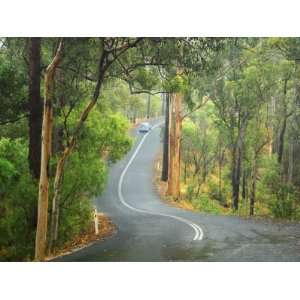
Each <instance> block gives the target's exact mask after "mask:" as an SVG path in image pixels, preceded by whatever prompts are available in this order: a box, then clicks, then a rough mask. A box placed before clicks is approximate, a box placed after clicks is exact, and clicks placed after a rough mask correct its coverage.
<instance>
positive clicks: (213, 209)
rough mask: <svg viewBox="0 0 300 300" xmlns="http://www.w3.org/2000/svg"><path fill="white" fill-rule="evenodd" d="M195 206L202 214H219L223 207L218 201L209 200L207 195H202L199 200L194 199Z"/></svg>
mask: <svg viewBox="0 0 300 300" xmlns="http://www.w3.org/2000/svg"><path fill="white" fill-rule="evenodd" d="M192 203H193V205H194V206H195V207H196V208H197V209H199V210H200V211H202V212H206V213H213V214H219V213H220V212H221V207H220V205H219V204H218V202H217V201H215V200H212V199H210V198H209V196H208V195H207V194H201V195H200V196H199V197H198V198H195V199H193V201H192Z"/></svg>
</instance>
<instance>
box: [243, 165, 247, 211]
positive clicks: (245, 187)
mask: <svg viewBox="0 0 300 300" xmlns="http://www.w3.org/2000/svg"><path fill="white" fill-rule="evenodd" d="M242 198H243V205H244V206H246V203H247V174H246V170H245V169H244V170H243V183H242Z"/></svg>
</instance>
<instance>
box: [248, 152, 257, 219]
mask: <svg viewBox="0 0 300 300" xmlns="http://www.w3.org/2000/svg"><path fill="white" fill-rule="evenodd" d="M256 159H257V158H256V157H255V158H254V162H253V171H252V188H251V194H250V211H249V215H250V216H253V215H254V205H255V194H256V172H257V167H256Z"/></svg>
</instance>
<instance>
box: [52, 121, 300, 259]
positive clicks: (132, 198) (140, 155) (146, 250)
mask: <svg viewBox="0 0 300 300" xmlns="http://www.w3.org/2000/svg"><path fill="white" fill-rule="evenodd" d="M144 135H145V134H139V133H137V137H136V143H135V146H134V147H133V149H132V150H131V151H130V153H128V155H127V156H126V157H125V158H124V159H123V160H122V161H120V162H118V163H117V164H115V165H113V166H112V167H111V169H110V173H109V180H108V185H107V188H106V191H105V192H104V193H103V195H102V196H101V197H99V198H97V199H96V200H95V204H96V206H97V207H98V210H99V211H103V212H104V213H106V214H107V215H108V216H109V217H110V218H111V219H112V221H113V222H114V224H116V226H117V228H118V230H117V233H116V234H115V235H114V236H113V237H112V238H109V239H107V240H105V241H98V242H96V243H94V244H93V245H91V246H89V247H86V248H84V249H81V250H79V251H77V252H74V253H72V254H69V255H66V256H63V257H60V258H57V259H55V261H300V224H282V223H274V222H270V221H257V220H251V219H250V220H246V219H242V218H239V217H232V216H214V215H207V214H202V213H193V212H189V211H185V210H181V209H178V208H175V207H172V206H169V205H167V204H165V203H163V202H161V200H160V199H159V196H158V194H157V192H156V191H155V185H154V183H153V178H154V161H155V157H156V155H157V154H158V152H159V150H160V147H161V142H160V128H159V127H156V128H155V129H153V130H152V131H151V132H150V133H149V134H148V135H147V136H146V137H145V138H144ZM142 140H143V141H142ZM141 141H142V145H141V146H140V148H139V149H138V151H136V150H137V147H138V146H139V144H140V143H141ZM133 155H134V156H135V155H136V156H135V157H134V158H132V156H133ZM128 162H130V165H129V166H128V168H127V170H126V172H125V173H124V168H126V166H127V165H128ZM122 172H123V173H124V174H123V176H122ZM120 177H123V178H121V179H122V180H121V191H120V189H119V185H120V182H119V181H120ZM120 193H121V194H120ZM120 198H121V199H120ZM122 201H123V202H122ZM149 212H150V213H149ZM193 224H196V225H197V226H199V227H200V230H199V229H197V228H196V229H195V228H193ZM197 232H198V236H197V240H194V238H195V237H196V234H197ZM201 232H202V233H203V237H202V236H201V235H200V233H201ZM201 238H202V239H201Z"/></svg>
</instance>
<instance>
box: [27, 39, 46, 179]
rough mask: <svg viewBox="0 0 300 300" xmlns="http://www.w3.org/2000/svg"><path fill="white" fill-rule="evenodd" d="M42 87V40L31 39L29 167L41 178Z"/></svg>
mask: <svg viewBox="0 0 300 300" xmlns="http://www.w3.org/2000/svg"><path fill="white" fill-rule="evenodd" d="M40 85H41V38H30V39H29V118H28V121H29V154H28V160H29V167H30V170H31V172H32V175H33V176H34V178H39V176H40V167H41V131H42V109H43V104H42V100H41V95H40Z"/></svg>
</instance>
